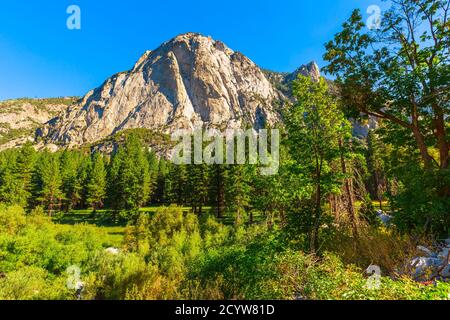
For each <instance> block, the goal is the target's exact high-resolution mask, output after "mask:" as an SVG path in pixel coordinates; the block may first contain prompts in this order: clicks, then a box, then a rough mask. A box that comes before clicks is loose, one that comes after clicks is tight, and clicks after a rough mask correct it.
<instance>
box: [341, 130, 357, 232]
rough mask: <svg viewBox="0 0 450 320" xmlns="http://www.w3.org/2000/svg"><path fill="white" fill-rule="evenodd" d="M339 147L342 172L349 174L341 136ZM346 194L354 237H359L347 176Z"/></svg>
mask: <svg viewBox="0 0 450 320" xmlns="http://www.w3.org/2000/svg"><path fill="white" fill-rule="evenodd" d="M339 148H340V149H341V166H342V173H343V174H344V175H347V163H346V161H345V158H344V152H343V143H342V139H341V138H339ZM345 194H346V200H347V201H346V203H347V211H348V215H349V217H350V223H351V224H352V233H353V237H354V238H357V237H358V226H357V223H356V216H355V207H354V205H353V196H352V188H351V185H350V178H347V177H346V178H345Z"/></svg>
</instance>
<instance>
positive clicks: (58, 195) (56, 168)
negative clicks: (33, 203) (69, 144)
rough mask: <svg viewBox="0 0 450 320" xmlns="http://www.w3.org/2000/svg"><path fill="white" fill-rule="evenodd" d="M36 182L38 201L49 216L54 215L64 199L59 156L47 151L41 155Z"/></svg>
mask: <svg viewBox="0 0 450 320" xmlns="http://www.w3.org/2000/svg"><path fill="white" fill-rule="evenodd" d="M34 181H35V187H36V200H37V201H39V202H40V204H41V205H43V206H44V207H46V208H47V209H48V211H49V215H52V213H53V210H54V209H56V208H59V207H60V206H61V201H62V199H63V198H64V194H63V192H62V190H61V188H62V177H61V173H60V164H59V156H58V154H52V153H50V152H48V151H45V152H43V153H42V154H41V155H40V157H39V159H38V161H37V168H36V172H35V178H34Z"/></svg>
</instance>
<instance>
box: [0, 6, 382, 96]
mask: <svg viewBox="0 0 450 320" xmlns="http://www.w3.org/2000/svg"><path fill="white" fill-rule="evenodd" d="M373 4H375V5H380V6H381V7H382V8H385V7H386V4H385V3H382V2H381V0H278V1H274V0H272V1H266V0H260V1H245V0H241V1H238V0H228V1H212V0H210V1H187V0H186V1H177V0H165V1H164V0H162V1H161V0H159V1H152V0H147V1H143V0H142V1H138V0H126V1H125V0H118V1H115V0H112V1H101V0H96V1H93V0H58V1H54V0H40V1H33V0H26V1H24V0H22V1H14V0H2V3H1V4H0V100H4V99H10V98H18V97H57V96H67V95H83V94H85V93H86V92H87V91H88V90H90V89H92V88H94V87H96V86H98V85H100V84H101V83H102V82H103V81H104V80H105V79H106V78H107V77H109V76H110V75H112V74H114V73H116V72H119V71H123V70H127V69H129V68H130V67H132V66H133V64H134V62H135V61H136V60H137V59H138V58H139V56H140V55H141V54H142V53H143V52H144V51H145V50H149V49H150V50H151V49H155V48H156V47H158V46H159V45H160V44H161V43H162V42H164V41H166V40H168V39H170V38H172V37H174V36H175V35H177V34H180V33H185V32H200V33H202V34H204V35H210V36H212V37H213V38H214V39H219V40H222V41H223V42H225V43H226V44H227V45H228V46H229V47H231V48H232V49H234V50H238V51H241V52H242V53H244V54H245V55H247V56H248V57H249V58H250V59H252V60H253V61H254V62H256V63H257V64H258V65H259V66H261V67H263V68H267V69H271V70H276V71H293V70H294V69H296V68H297V67H298V66H300V65H301V64H304V63H307V62H309V61H311V60H316V61H317V62H318V63H319V66H322V65H323V61H322V55H323V53H324V47H323V45H324V43H325V42H326V41H328V40H330V39H331V38H332V36H333V35H334V34H335V33H336V32H337V31H339V29H340V26H341V25H342V23H343V22H344V21H345V20H346V19H347V17H348V16H349V15H350V13H351V11H352V9H354V8H360V9H362V11H363V13H364V14H365V16H366V17H368V16H369V15H368V14H366V10H367V8H368V7H369V6H370V5H373ZM69 5H78V6H79V7H80V9H81V30H69V29H68V28H67V27H66V20H67V18H68V17H69V15H68V14H67V13H66V9H67V7H68V6H69Z"/></svg>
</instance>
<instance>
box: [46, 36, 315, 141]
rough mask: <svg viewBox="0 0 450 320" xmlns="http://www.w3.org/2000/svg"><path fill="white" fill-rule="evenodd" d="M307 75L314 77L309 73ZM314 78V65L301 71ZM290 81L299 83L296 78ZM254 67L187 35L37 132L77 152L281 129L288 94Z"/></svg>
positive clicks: (220, 46)
mask: <svg viewBox="0 0 450 320" xmlns="http://www.w3.org/2000/svg"><path fill="white" fill-rule="evenodd" d="M308 68H309V69H308ZM298 72H303V73H308V72H310V73H313V74H314V76H318V72H319V71H318V68H317V66H316V65H315V64H310V65H308V66H306V67H302V68H300V69H299V70H297V71H296V73H298ZM296 73H294V74H286V77H285V78H286V79H283V80H282V81H283V83H286V81H288V79H289V77H295V74H296ZM268 78H269V77H268V76H267V73H266V74H264V73H263V71H262V70H261V69H260V68H259V67H258V66H257V65H256V64H255V63H253V62H252V61H251V60H250V59H248V58H247V57H245V56H244V55H242V54H241V53H239V52H235V51H233V50H231V49H230V48H228V47H227V46H226V45H225V44H224V43H222V42H220V41H215V40H213V39H211V38H209V37H205V36H202V35H199V34H194V33H187V34H183V35H179V36H177V37H175V38H174V39H172V40H170V41H168V42H165V43H164V44H162V45H161V46H160V47H159V48H158V49H156V50H155V51H148V52H146V53H145V54H144V55H143V56H142V57H141V58H140V59H139V61H138V62H137V63H136V64H135V66H134V68H133V69H131V70H130V71H127V72H123V73H119V74H116V75H114V76H112V77H111V78H109V79H108V80H106V81H105V82H104V83H103V85H101V86H100V87H99V88H97V89H94V90H92V91H90V92H89V93H88V94H87V95H86V96H85V97H84V98H83V99H82V100H81V101H80V102H79V103H78V104H76V105H74V106H73V107H71V108H69V109H68V110H67V111H66V112H65V113H64V114H63V115H61V116H60V117H59V118H57V119H54V120H52V121H50V122H49V123H48V124H47V125H45V126H44V127H43V128H41V129H40V130H39V131H38V137H40V138H42V139H43V141H45V142H46V143H47V144H48V143H53V144H56V145H65V146H76V145H81V144H85V143H92V142H95V141H97V140H100V139H103V138H105V137H108V136H110V135H113V134H115V133H116V132H119V131H121V130H125V129H131V128H148V129H152V130H155V131H159V132H164V133H170V132H172V131H173V130H175V129H188V130H193V129H195V128H212V127H214V128H219V129H225V128H243V127H248V126H252V127H254V128H256V129H257V128H261V127H263V126H264V125H266V124H268V125H273V124H275V123H277V122H279V121H280V115H279V112H278V110H279V106H280V104H281V103H283V101H286V99H287V98H286V94H283V92H282V91H281V90H279V89H278V88H277V87H276V86H275V85H274V83H273V81H272V82H271V81H270V80H269V79H268Z"/></svg>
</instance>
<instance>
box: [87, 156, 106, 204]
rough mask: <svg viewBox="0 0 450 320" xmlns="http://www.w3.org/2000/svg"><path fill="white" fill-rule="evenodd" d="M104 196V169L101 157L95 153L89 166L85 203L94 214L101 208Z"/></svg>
mask: <svg viewBox="0 0 450 320" xmlns="http://www.w3.org/2000/svg"><path fill="white" fill-rule="evenodd" d="M105 196H106V169H105V163H104V160H103V156H102V155H101V154H99V153H95V154H94V155H93V156H92V161H91V163H90V166H89V170H88V175H87V184H86V202H87V203H88V204H89V205H90V206H91V207H92V210H93V211H94V213H95V212H96V210H97V209H98V208H101V207H102V206H103V201H104V199H105Z"/></svg>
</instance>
